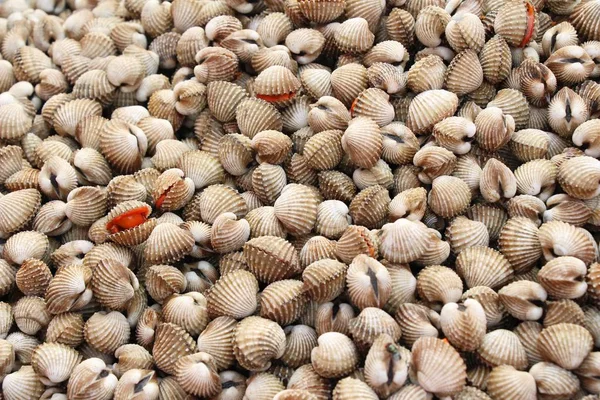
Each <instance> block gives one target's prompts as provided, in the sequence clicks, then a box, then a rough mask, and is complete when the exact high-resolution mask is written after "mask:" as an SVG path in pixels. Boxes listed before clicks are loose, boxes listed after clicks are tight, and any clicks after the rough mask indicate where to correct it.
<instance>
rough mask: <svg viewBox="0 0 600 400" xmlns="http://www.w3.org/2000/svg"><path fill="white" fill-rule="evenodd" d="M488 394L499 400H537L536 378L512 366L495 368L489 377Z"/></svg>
mask: <svg viewBox="0 0 600 400" xmlns="http://www.w3.org/2000/svg"><path fill="white" fill-rule="evenodd" d="M487 387H488V393H489V394H490V395H491V396H492V398H497V399H506V400H508V399H514V398H518V399H523V400H526V399H531V400H533V399H535V398H537V389H536V384H535V378H534V377H533V376H532V375H531V374H529V373H528V372H524V371H518V370H516V369H515V368H514V367H512V366H510V365H500V366H498V367H495V368H494V369H493V370H492V371H491V373H490V374H489V376H488V384H487Z"/></svg>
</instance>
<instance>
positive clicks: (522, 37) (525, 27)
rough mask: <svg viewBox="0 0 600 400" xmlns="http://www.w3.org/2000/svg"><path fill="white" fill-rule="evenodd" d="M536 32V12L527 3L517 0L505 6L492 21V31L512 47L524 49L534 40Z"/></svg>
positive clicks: (530, 4)
mask: <svg viewBox="0 0 600 400" xmlns="http://www.w3.org/2000/svg"><path fill="white" fill-rule="evenodd" d="M537 30H538V17H537V12H536V10H535V7H534V6H533V4H532V3H530V2H528V1H522V0H518V1H511V2H510V3H508V4H505V5H504V6H502V7H501V8H500V9H499V10H498V13H497V14H496V18H495V19H494V31H495V32H496V33H497V34H499V35H500V36H502V37H503V38H504V39H505V40H506V41H507V42H508V44H509V45H511V46H514V47H525V46H526V45H527V44H528V43H529V42H530V41H531V40H533V39H535V37H536V36H537Z"/></svg>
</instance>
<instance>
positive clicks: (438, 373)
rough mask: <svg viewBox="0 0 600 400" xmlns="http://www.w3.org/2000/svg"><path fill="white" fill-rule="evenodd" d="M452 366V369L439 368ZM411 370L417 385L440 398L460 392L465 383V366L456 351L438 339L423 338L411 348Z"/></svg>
mask: <svg viewBox="0 0 600 400" xmlns="http://www.w3.org/2000/svg"><path fill="white" fill-rule="evenodd" d="M439 359H443V360H445V361H444V365H446V366H447V365H453V368H441V366H442V363H441V362H440V361H439ZM411 365H412V368H413V370H414V374H415V376H416V378H417V380H418V383H419V385H420V386H421V387H423V388H424V389H425V390H427V391H428V392H432V393H436V394H438V395H440V396H445V395H451V394H455V393H458V392H460V391H461V390H462V389H463V387H464V386H465V383H466V378H467V374H466V366H465V363H464V361H463V360H462V359H461V358H460V357H459V354H458V352H457V351H456V350H454V349H453V348H452V346H450V345H449V344H448V343H445V342H443V341H442V340H440V339H436V338H430V337H423V338H420V339H419V340H417V341H416V342H415V344H414V345H413V347H412V364H411Z"/></svg>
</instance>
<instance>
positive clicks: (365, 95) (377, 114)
mask: <svg viewBox="0 0 600 400" xmlns="http://www.w3.org/2000/svg"><path fill="white" fill-rule="evenodd" d="M350 114H351V115H352V117H367V118H370V119H371V120H373V121H375V122H376V123H377V124H378V125H379V126H384V125H387V124H389V123H390V122H392V120H393V119H394V114H395V113H394V107H393V106H392V105H391V104H390V103H389V95H388V94H387V93H385V92H384V91H383V90H381V89H376V88H369V89H365V90H363V91H362V92H360V93H359V94H358V96H357V97H356V99H355V100H354V101H353V102H352V106H351V108H350Z"/></svg>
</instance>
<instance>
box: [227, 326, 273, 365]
mask: <svg viewBox="0 0 600 400" xmlns="http://www.w3.org/2000/svg"><path fill="white" fill-rule="evenodd" d="M257 340H258V343H260V345H259V346H257V345H256V343H257ZM233 351H234V354H235V357H236V359H237V361H238V362H239V363H240V364H242V365H244V367H245V368H248V369H250V370H255V371H260V370H264V369H267V368H269V366H270V365H271V360H272V359H277V358H281V357H282V356H283V353H284V351H285V333H284V332H283V329H281V327H280V326H279V325H277V324H276V323H275V322H273V321H270V320H268V319H264V318H261V317H247V318H245V319H243V320H242V321H241V322H240V323H238V325H237V327H236V328H235V332H234V336H233Z"/></svg>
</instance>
